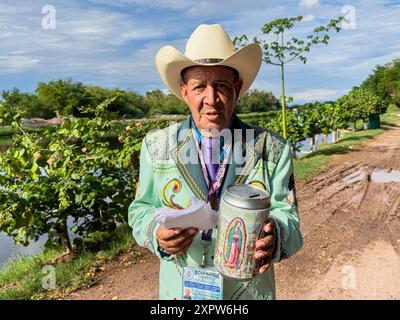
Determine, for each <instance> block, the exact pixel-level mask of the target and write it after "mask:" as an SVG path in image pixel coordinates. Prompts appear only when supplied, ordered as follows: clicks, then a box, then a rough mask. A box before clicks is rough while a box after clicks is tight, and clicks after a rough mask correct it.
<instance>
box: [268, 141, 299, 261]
mask: <svg viewBox="0 0 400 320" xmlns="http://www.w3.org/2000/svg"><path fill="white" fill-rule="evenodd" d="M271 180H272V182H271V183H270V186H271V195H270V197H271V211H270V218H271V219H273V220H274V221H275V224H276V248H275V252H274V254H273V256H272V262H273V263H276V262H279V261H281V260H283V259H286V258H288V257H290V256H292V255H294V254H295V253H296V252H297V251H298V250H300V249H301V247H302V246H303V235H302V233H301V231H300V216H299V212H298V208H297V199H296V192H295V185H294V175H293V157H292V152H291V148H290V144H289V143H288V142H287V143H286V145H285V148H284V150H283V153H282V155H281V157H280V159H279V161H278V164H277V166H276V167H275V170H274V171H273V174H272V177H271Z"/></svg>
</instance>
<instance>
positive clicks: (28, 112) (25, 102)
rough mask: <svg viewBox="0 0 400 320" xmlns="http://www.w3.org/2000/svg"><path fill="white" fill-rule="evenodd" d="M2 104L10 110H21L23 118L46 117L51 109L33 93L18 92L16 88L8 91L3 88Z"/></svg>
mask: <svg viewBox="0 0 400 320" xmlns="http://www.w3.org/2000/svg"><path fill="white" fill-rule="evenodd" d="M1 95H2V100H3V101H2V103H3V106H4V107H5V108H6V109H7V110H9V111H11V112H16V111H17V110H21V112H22V113H23V116H24V117H25V118H33V117H38V118H47V117H49V116H51V115H52V111H51V110H49V109H48V108H46V106H45V105H43V104H41V103H40V101H39V99H38V97H37V96H36V95H35V94H30V93H24V92H20V91H19V90H18V89H17V88H13V89H12V90H10V91H7V90H4V91H3V92H2V93H1Z"/></svg>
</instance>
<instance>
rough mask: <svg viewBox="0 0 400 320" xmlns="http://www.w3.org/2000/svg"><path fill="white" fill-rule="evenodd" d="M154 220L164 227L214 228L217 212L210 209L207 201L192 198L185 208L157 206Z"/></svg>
mask: <svg viewBox="0 0 400 320" xmlns="http://www.w3.org/2000/svg"><path fill="white" fill-rule="evenodd" d="M156 220H157V222H158V223H161V224H163V225H164V227H165V228H167V229H171V228H180V229H186V228H197V229H199V230H208V229H214V228H215V226H216V225H217V212H216V211H215V210H212V209H211V206H210V204H209V203H205V202H204V201H201V200H199V199H197V198H195V197H194V198H192V199H191V200H190V203H189V205H188V207H187V208H186V209H181V210H176V209H170V208H158V209H157V210H156Z"/></svg>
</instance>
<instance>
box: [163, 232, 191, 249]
mask: <svg viewBox="0 0 400 320" xmlns="http://www.w3.org/2000/svg"><path fill="white" fill-rule="evenodd" d="M197 232H198V230H197V229H194V228H188V229H185V230H184V231H182V232H181V233H180V234H179V235H177V236H176V237H174V238H172V239H169V240H159V241H158V242H159V243H160V245H161V246H162V247H165V248H174V247H178V246H181V244H182V243H183V242H184V241H186V239H188V238H194V237H195V236H196V234H197Z"/></svg>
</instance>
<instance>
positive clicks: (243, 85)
mask: <svg viewBox="0 0 400 320" xmlns="http://www.w3.org/2000/svg"><path fill="white" fill-rule="evenodd" d="M261 56H262V52H261V48H260V47H259V46H258V45H257V44H250V45H248V46H246V47H244V48H241V49H240V50H237V51H234V47H233V43H232V41H231V39H230V38H229V36H228V35H227V34H226V32H225V31H224V30H223V29H222V27H221V26H220V25H200V26H199V27H198V28H197V29H196V30H195V31H194V32H193V34H192V35H191V37H190V38H189V40H188V42H187V45H186V51H185V54H182V53H180V52H178V51H177V50H176V49H174V48H173V47H171V46H166V47H163V48H161V49H160V50H159V52H158V53H157V55H156V65H157V69H158V72H159V74H160V76H161V79H162V80H163V81H164V83H165V84H166V85H167V87H168V88H169V89H170V90H171V91H172V92H173V93H174V94H175V95H176V96H177V97H178V98H180V99H182V100H184V101H185V102H186V103H187V105H188V106H189V109H190V111H191V116H190V117H189V118H188V119H187V120H186V121H185V122H184V123H182V124H180V125H172V126H170V127H168V128H166V129H162V130H158V131H156V132H152V133H149V134H148V135H147V136H146V138H145V139H144V140H143V143H142V150H141V156H140V176H139V186H138V189H137V195H136V198H135V200H134V201H133V202H132V204H131V206H130V208H129V224H130V226H131V227H132V229H133V236H134V237H135V239H136V241H137V243H138V244H140V245H142V246H144V247H147V248H148V249H149V250H150V251H152V252H153V253H154V254H156V255H157V256H158V257H159V258H160V263H161V264H160V299H182V298H183V297H184V293H183V285H182V281H183V278H184V277H185V276H186V275H185V274H184V270H187V269H188V268H189V270H201V268H212V266H213V259H214V257H213V252H214V242H215V236H216V233H217V229H214V230H208V231H206V230H205V231H202V232H199V230H197V229H195V228H187V229H184V230H180V229H176V228H175V229H166V228H165V227H164V226H163V225H160V224H159V223H157V221H156V220H155V214H156V210H157V208H160V207H167V208H171V209H175V210H181V209H184V208H186V207H187V206H188V204H189V201H190V200H191V199H192V198H193V197H197V198H198V199H200V200H203V201H206V202H210V203H211V206H212V207H213V209H215V210H217V209H218V206H219V202H220V199H221V195H222V194H223V192H224V190H225V189H226V188H227V187H228V186H229V185H231V184H234V183H244V184H251V185H254V186H258V187H260V188H263V189H265V190H267V191H268V192H269V193H270V201H271V210H270V218H269V220H268V221H266V224H265V226H264V233H263V234H262V235H261V236H260V238H259V239H258V240H257V241H256V243H255V246H256V254H255V257H256V259H257V260H258V261H259V262H260V265H261V267H260V269H259V273H258V274H257V276H256V277H255V278H254V279H253V280H252V281H250V282H240V281H236V280H234V279H229V278H223V279H222V280H221V288H222V289H221V290H222V291H223V292H222V294H223V296H222V298H223V299H275V278H274V271H273V264H274V263H276V262H279V261H281V260H282V259H285V258H287V257H289V256H291V255H293V254H294V253H295V252H297V251H298V250H299V249H300V248H301V247H302V245H303V238H302V234H301V231H300V228H299V215H298V211H297V201H296V196H295V187H294V178H293V162H292V155H291V151H290V145H289V144H288V143H287V142H285V141H284V140H283V139H282V138H280V137H279V136H277V135H275V134H274V133H272V132H269V131H268V130H265V129H262V128H258V127H255V126H250V125H248V124H246V123H244V122H242V121H240V119H239V118H238V117H237V116H236V115H235V114H234V107H235V104H236V101H237V99H238V97H239V96H241V95H243V94H244V93H245V92H246V91H247V90H248V88H249V87H250V86H251V84H252V83H253V81H254V79H255V77H256V75H257V73H258V71H259V68H260V65H261ZM224 130H228V132H232V136H233V139H232V140H233V141H232V143H231V144H229V141H228V140H229V139H228V140H227V141H225V140H224V139H223V140H220V137H221V135H219V134H218V132H222V131H224ZM238 133H239V134H238ZM238 135H239V136H240V138H238ZM215 142H217V143H215ZM218 142H220V143H218ZM216 145H218V147H215V146H216ZM227 146H230V148H227ZM215 149H219V150H218V151H219V152H218V155H219V156H218V159H217V161H215V157H214V158H212V157H211V158H212V159H213V160H214V161H212V160H210V159H211V158H210V152H209V151H207V150H211V154H214V155H215ZM188 153H190V157H189V158H190V159H189V160H190V161H187V159H188V157H187V155H188ZM238 154H239V155H241V156H244V157H245V159H246V160H245V161H239V160H238V159H240V157H238V156H237V155H238ZM235 155H236V156H235ZM228 158H229V160H230V161H229V162H226V161H225V160H226V159H228ZM193 160H195V161H193ZM217 227H218V226H217ZM204 243H209V244H210V245H209V247H208V250H204V248H205V246H204ZM196 268H197V269H196ZM207 270H208V269H207ZM210 270H211V269H210ZM185 272H186V271H185Z"/></svg>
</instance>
